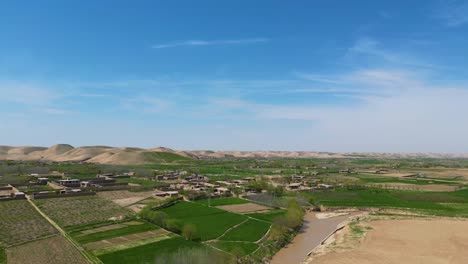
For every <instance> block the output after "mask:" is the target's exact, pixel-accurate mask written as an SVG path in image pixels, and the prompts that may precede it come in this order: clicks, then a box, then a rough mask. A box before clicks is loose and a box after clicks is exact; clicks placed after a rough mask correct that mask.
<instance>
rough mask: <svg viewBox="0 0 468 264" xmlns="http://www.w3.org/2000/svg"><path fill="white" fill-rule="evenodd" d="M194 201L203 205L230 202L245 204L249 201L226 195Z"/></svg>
mask: <svg viewBox="0 0 468 264" xmlns="http://www.w3.org/2000/svg"><path fill="white" fill-rule="evenodd" d="M196 203H199V204H203V205H209V206H220V205H231V204H246V203H249V201H247V200H244V199H240V198H235V197H227V198H216V199H210V200H208V199H204V200H198V201H196Z"/></svg>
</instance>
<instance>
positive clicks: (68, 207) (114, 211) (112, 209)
mask: <svg viewBox="0 0 468 264" xmlns="http://www.w3.org/2000/svg"><path fill="white" fill-rule="evenodd" d="M34 203H36V204H37V206H38V207H39V208H41V210H42V211H43V212H44V213H46V214H47V215H48V216H49V217H51V218H52V219H54V221H55V222H56V223H58V224H59V225H61V226H63V227H66V228H68V229H71V228H73V227H78V226H83V225H90V224H95V223H101V222H109V221H110V219H111V218H115V219H120V218H122V217H123V218H128V217H132V216H134V215H135V214H134V213H133V212H132V211H130V210H129V209H127V208H123V207H121V206H119V205H117V204H114V203H113V202H111V201H108V200H105V199H102V198H99V197H97V196H80V197H67V198H49V199H38V200H34Z"/></svg>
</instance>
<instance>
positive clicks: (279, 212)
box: [246, 209, 286, 223]
mask: <svg viewBox="0 0 468 264" xmlns="http://www.w3.org/2000/svg"><path fill="white" fill-rule="evenodd" d="M285 214H286V210H283V209H275V210H271V211H269V212H265V213H251V214H246V216H249V217H252V218H256V219H259V220H263V221H267V222H270V223H272V222H274V221H275V219H277V218H280V217H282V216H284V215H285Z"/></svg>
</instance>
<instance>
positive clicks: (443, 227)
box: [313, 219, 468, 264]
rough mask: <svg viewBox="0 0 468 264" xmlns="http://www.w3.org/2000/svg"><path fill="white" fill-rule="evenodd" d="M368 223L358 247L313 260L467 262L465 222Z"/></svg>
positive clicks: (362, 263)
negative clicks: (365, 232)
mask: <svg viewBox="0 0 468 264" xmlns="http://www.w3.org/2000/svg"><path fill="white" fill-rule="evenodd" d="M367 224H368V225H369V226H370V227H372V230H370V231H368V233H367V235H366V236H365V237H364V238H363V239H362V242H361V243H360V244H359V245H358V246H357V247H355V248H353V249H349V250H343V251H340V250H338V251H336V252H331V253H328V254H325V255H322V256H318V257H315V258H314V259H313V263H318V264H320V263H327V264H329V263H331V264H340V263H343V264H344V263H346V264H353V263H356V264H357V263H359V264H366V263H369V264H370V263H395V264H397V263H398V264H400V263H402V264H406V263H407V264H412V263H429V264H431V263H437V264H440V263H451V264H458V263H460V264H462V263H468V251H467V250H466V249H467V248H468V221H464V220H451V219H432V220H431V219H404V220H379V221H373V222H369V223H366V225H367ZM337 242H338V243H339V241H338V240H337ZM332 250H333V249H332Z"/></svg>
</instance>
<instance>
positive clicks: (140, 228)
mask: <svg viewBox="0 0 468 264" xmlns="http://www.w3.org/2000/svg"><path fill="white" fill-rule="evenodd" d="M122 224H123V225H125V223H122ZM159 228H160V227H158V226H156V225H153V224H151V223H147V222H142V224H141V225H127V226H125V227H122V228H118V229H113V230H108V231H102V232H97V233H92V234H88V235H83V234H82V233H81V232H79V231H78V232H72V233H70V235H71V236H72V237H73V238H74V239H75V241H77V242H78V243H81V244H86V243H90V242H95V241H100V240H104V239H109V238H114V237H119V236H125V235H130V234H135V233H141V232H145V231H150V230H156V229H159Z"/></svg>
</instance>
